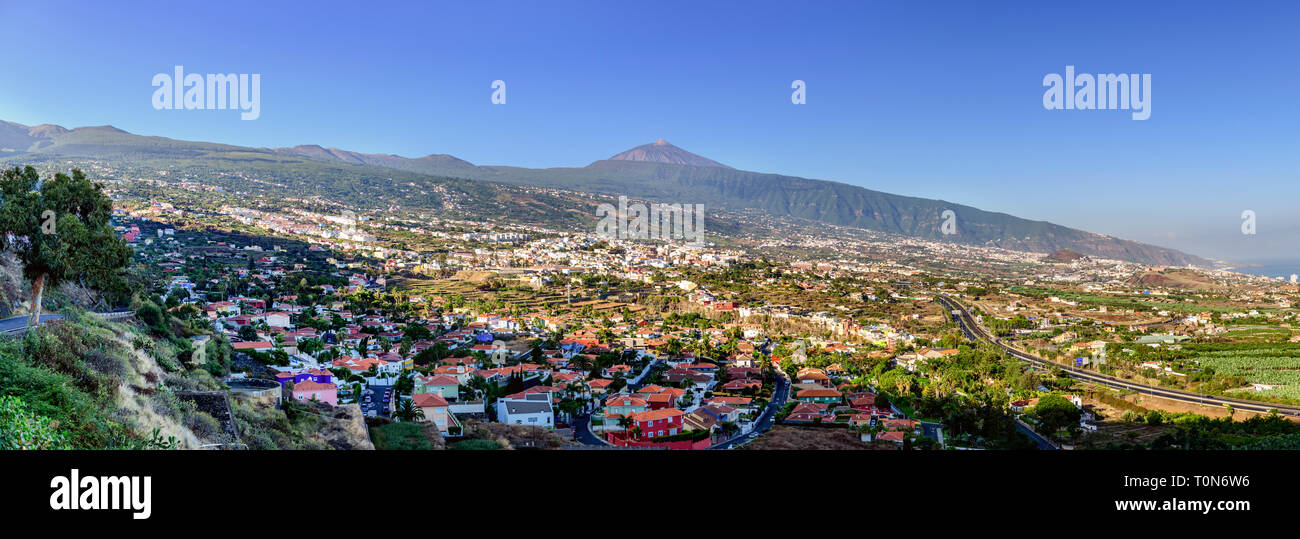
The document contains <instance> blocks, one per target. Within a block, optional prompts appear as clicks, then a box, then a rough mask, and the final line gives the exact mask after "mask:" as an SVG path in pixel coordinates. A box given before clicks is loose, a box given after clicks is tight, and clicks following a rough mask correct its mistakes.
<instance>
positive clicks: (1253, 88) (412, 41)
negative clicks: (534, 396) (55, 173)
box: [0, 0, 1300, 260]
mask: <svg viewBox="0 0 1300 539" xmlns="http://www.w3.org/2000/svg"><path fill="white" fill-rule="evenodd" d="M0 20H3V21H5V22H6V25H5V26H6V30H5V32H3V33H0V50H4V51H5V54H4V59H3V60H0V67H3V69H4V75H5V76H4V77H2V78H0V119H5V120H9V121H14V122H18V123H23V124H27V125H33V124H41V123H54V124H59V125H63V126H65V127H77V126H83V125H102V124H112V125H115V126H117V127H119V128H122V129H125V130H127V131H130V132H133V133H139V134H146V135H161V136H167V137H172V138H180V139H190V140H206V141H216V142H226V143H231V144H240V145H247V146H291V145H296V144H320V145H322V146H333V147H338V148H344V149H349V150H355V151H361V152H377V153H395V154H399V155H404V156H421V155H425V154H430V153H449V154H452V155H455V156H457V157H460V158H463V159H466V160H469V161H471V162H473V163H476V164H503V165H504V164H508V165H518V166H528V167H554V166H582V165H586V164H587V163H590V162H591V161H595V160H598V159H604V158H606V157H609V156H611V155H613V154H615V153H618V152H620V151H623V150H625V149H628V148H630V147H633V146H636V145H639V144H644V143H648V142H651V141H654V140H655V139H657V138H665V139H667V140H668V141H670V142H672V143H674V144H676V145H677V146H680V147H682V148H684V149H686V150H689V151H692V152H695V153H698V154H700V155H703V156H705V157H709V158H712V159H715V160H717V161H720V162H722V163H725V164H728V165H731V166H733V167H736V168H741V169H746V170H757V171H763V172H776V173H783V174H790V175H797V176H803V177H809V178H819V179H826V180H836V181H842V182H846V183H851V184H856V185H861V186H864V187H868V188H872V189H877V190H881V191H886V192H891V193H898V194H905V195H913V196H921V197H927V198H939V199H943V200H949V201H953V202H959V203H964V204H969V205H973V206H976V207H980V208H983V209H988V210H993V211H1003V212H1007V213H1011V214H1013V215H1017V216H1021V217H1026V218H1033V219H1044V220H1049V221H1053V222H1056V223H1060V224H1064V225H1068V226H1073V227H1078V228H1083V229H1086V230H1091V231H1095V232H1101V233H1107V234H1113V235H1116V236H1121V237H1126V238H1130V239H1135V240H1139V241H1146V242H1151V243H1155V244H1157V245H1164V246H1169V247H1175V248H1180V249H1183V250H1187V251H1189V252H1193V253H1196V254H1201V255H1206V256H1213V257H1219V258H1230V259H1235V260H1260V259H1276V258H1300V253H1297V248H1298V247H1300V211H1297V210H1296V209H1295V207H1296V201H1297V200H1300V182H1298V181H1297V180H1298V179H1300V178H1298V177H1297V174H1298V173H1300V144H1297V143H1300V135H1297V129H1298V128H1300V127H1298V126H1300V121H1297V120H1300V114H1298V111H1297V107H1298V106H1297V99H1300V69H1297V59H1298V58H1300V32H1298V31H1297V28H1298V23H1300V6H1297V5H1296V3H1294V2H1277V3H1267V2H1214V3H1205V4H1200V3H1196V2H1177V3H1165V2H1128V1H1092V2H1084V3H1068V2H1067V3H1061V2H970V1H958V2H924V1H901V0H900V1H891V2H844V3H838V2H790V1H782V2H771V3H764V2H737V3H723V2H705V1H686V2H625V1H618V0H612V1H611V0H607V1H600V2H565V1H555V2H517V3H516V2H508V1H492V2H447V3H442V2H436V3H435V2H421V3H418V4H414V3H413V4H411V5H403V4H400V3H388V2H340V3H337V4H334V5H331V4H330V3H328V2H302V3H289V2H272V1H265V0H262V1H257V2H242V1H238V0H232V1H225V2H186V1H178V0H170V1H166V2H156V3H150V2H129V3H118V2H103V3H93V4H92V3H89V2H60V1H42V2H27V1H22V2H9V1H5V0H0ZM177 64H180V65H184V66H185V69H186V71H187V72H192V73H259V74H260V75H261V78H262V96H261V101H262V103H261V108H262V111H261V117H260V118H259V119H257V120H254V121H241V120H240V119H239V117H238V114H237V113H233V112H230V111H183V112H182V111H166V110H162V111H159V110H154V109H153V107H152V106H151V104H150V97H151V95H152V93H153V89H154V88H153V87H152V86H151V84H150V81H151V79H152V77H153V75H154V74H155V73H170V72H171V70H172V68H173V66H175V65H177ZM1066 65H1073V66H1075V68H1076V70H1077V71H1078V72H1080V73H1149V74H1151V75H1152V106H1151V117H1150V119H1148V120H1145V121H1134V120H1131V119H1130V114H1129V112H1127V111H1078V110H1051V111H1049V110H1045V109H1044V108H1043V105H1042V99H1043V92H1044V87H1043V86H1042V81H1043V77H1044V75H1047V74H1049V73H1064V71H1065V66H1066ZM496 79H501V80H504V81H506V83H507V103H506V104H505V105H493V104H491V102H490V95H491V92H492V89H491V87H490V84H491V82H492V81H493V80H496ZM795 79H802V80H804V81H806V83H807V104H805V105H798V106H796V105H793V104H791V102H790V93H791V89H790V84H791V81H793V80H795ZM1247 209H1249V210H1253V211H1255V212H1256V214H1257V231H1258V233H1257V235H1255V236H1243V235H1242V234H1241V219H1240V215H1241V213H1242V211H1243V210H1247Z"/></svg>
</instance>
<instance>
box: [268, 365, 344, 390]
mask: <svg viewBox="0 0 1300 539" xmlns="http://www.w3.org/2000/svg"><path fill="white" fill-rule="evenodd" d="M333 377H334V373H332V372H330V371H327V370H323V369H312V370H309V371H301V372H282V373H279V374H276V375H275V379H276V381H278V382H280V386H281V387H284V386H287V385H289V382H293V383H294V385H297V384H299V383H301V382H303V381H305V380H311V381H313V382H316V383H318V384H332V383H334V381H333Z"/></svg>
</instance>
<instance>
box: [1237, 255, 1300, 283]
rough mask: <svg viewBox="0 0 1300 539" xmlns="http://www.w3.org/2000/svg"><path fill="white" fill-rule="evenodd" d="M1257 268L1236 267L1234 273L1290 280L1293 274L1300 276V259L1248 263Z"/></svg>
mask: <svg viewBox="0 0 1300 539" xmlns="http://www.w3.org/2000/svg"><path fill="white" fill-rule="evenodd" d="M1247 262H1248V263H1250V264H1255V266H1250V267H1234V268H1232V271H1235V272H1237V273H1245V274H1248V275H1259V276H1263V277H1281V278H1283V279H1290V278H1291V275H1292V274H1300V259H1274V260H1251V261H1247Z"/></svg>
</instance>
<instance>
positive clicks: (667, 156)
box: [608, 139, 731, 168]
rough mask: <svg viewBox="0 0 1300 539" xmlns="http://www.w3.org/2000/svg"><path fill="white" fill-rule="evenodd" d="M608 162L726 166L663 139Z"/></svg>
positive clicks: (643, 145) (622, 154)
mask: <svg viewBox="0 0 1300 539" xmlns="http://www.w3.org/2000/svg"><path fill="white" fill-rule="evenodd" d="M608 160H609V161H642V162H648V163H668V164H670V165H691V166H696V167H722V168H731V167H729V166H727V165H724V164H722V163H719V162H717V161H714V160H712V159H708V158H705V157H700V156H698V155H695V154H693V153H691V152H688V151H686V150H683V149H681V148H678V147H676V146H673V145H672V144H669V143H668V141H666V140H664V139H659V140H656V141H654V142H651V143H650V144H642V145H641V146H637V147H635V148H632V149H631V150H628V151H626V152H623V153H620V154H618V155H615V156H614V157H611V158H609V159H608Z"/></svg>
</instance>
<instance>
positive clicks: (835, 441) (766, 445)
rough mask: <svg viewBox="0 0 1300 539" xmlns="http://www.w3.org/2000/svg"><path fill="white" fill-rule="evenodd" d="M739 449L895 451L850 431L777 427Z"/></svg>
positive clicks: (891, 446)
mask: <svg viewBox="0 0 1300 539" xmlns="http://www.w3.org/2000/svg"><path fill="white" fill-rule="evenodd" d="M738 449H759V450H764V449H776V450H786V449H796V450H797V449H804V450H807V449H831V450H864V449H865V450H870V449H876V450H893V449H895V446H894V444H892V443H890V444H868V443H863V442H862V441H861V439H860V438H859V436H858V433H857V432H854V431H852V430H849V429H831V428H824V427H793V426H788V425H776V426H774V427H772V430H769V431H767V432H765V433H763V434H762V435H761V436H759V437H758V438H755V439H754V441H752V442H749V443H747V444H745V445H743V446H741V447H739V448H738Z"/></svg>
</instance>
